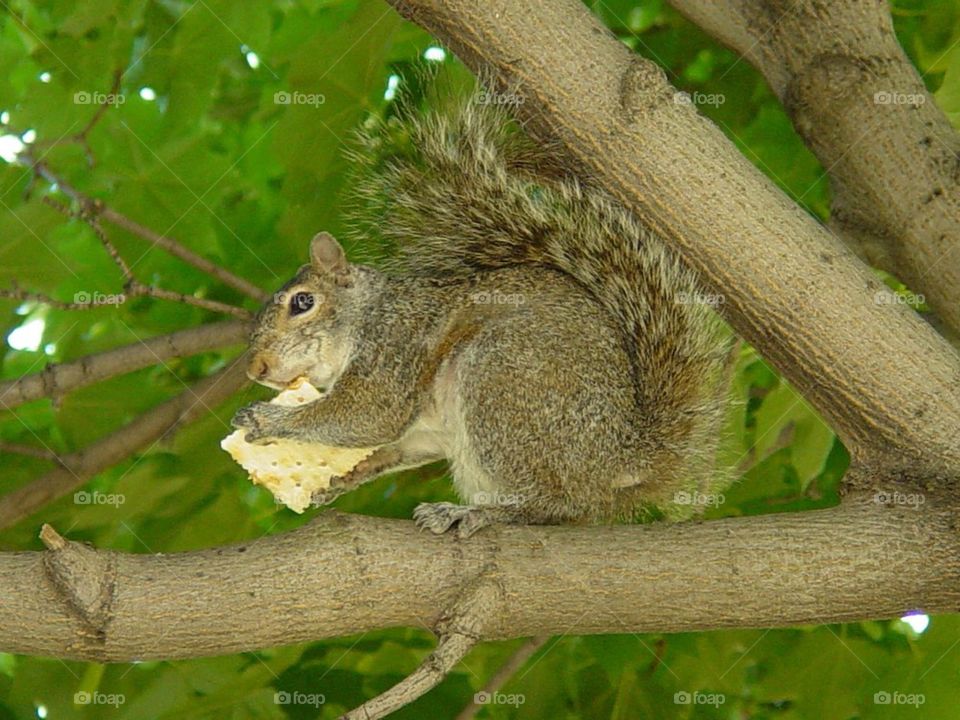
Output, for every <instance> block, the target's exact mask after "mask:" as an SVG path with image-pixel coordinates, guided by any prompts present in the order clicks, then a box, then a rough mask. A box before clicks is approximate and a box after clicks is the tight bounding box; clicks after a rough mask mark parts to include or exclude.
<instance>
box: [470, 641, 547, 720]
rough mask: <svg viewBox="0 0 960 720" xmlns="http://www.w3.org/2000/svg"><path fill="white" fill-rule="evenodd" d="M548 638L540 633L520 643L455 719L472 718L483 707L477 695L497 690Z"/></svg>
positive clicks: (488, 694)
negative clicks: (538, 635) (478, 701)
mask: <svg viewBox="0 0 960 720" xmlns="http://www.w3.org/2000/svg"><path fill="white" fill-rule="evenodd" d="M549 640H550V636H549V635H541V636H540V637H535V638H530V639H529V640H527V641H526V642H525V643H524V644H523V645H521V646H520V647H519V648H518V649H517V651H516V652H515V653H513V655H511V656H510V657H509V658H507V661H506V662H505V663H504V664H503V665H501V666H500V667H499V668H498V669H497V672H496V673H495V674H494V675H493V677H491V678H490V679H489V680H488V681H487V682H485V683H484V684H483V688H482V689H481V690H480V692H478V693H477V694H476V695H474V696H473V700H472V701H471V702H470V704H469V705H467V706H466V707H465V708H464V709H463V710H461V711H460V714H458V715H457V717H456V720H473V718H474V717H476V715H477V713H478V712H480V709H481V708H482V707H483V706H482V705H479V704H477V697H478V696H484V695H486V696H490V695H492V694H493V693H496V692H497V691H499V690H500V688H502V687H503V686H504V685H505V684H506V683H507V682H508V681H509V680H510V678H512V677H513V676H514V675H515V674H516V673H517V671H518V670H519V669H520V668H522V667H523V666H524V665H526V664H527V660H529V659H530V658H532V657H533V656H534V654H535V653H536V652H537V650H539V649H540V648H542V647H543V646H544V645H546V644H547V642H549Z"/></svg>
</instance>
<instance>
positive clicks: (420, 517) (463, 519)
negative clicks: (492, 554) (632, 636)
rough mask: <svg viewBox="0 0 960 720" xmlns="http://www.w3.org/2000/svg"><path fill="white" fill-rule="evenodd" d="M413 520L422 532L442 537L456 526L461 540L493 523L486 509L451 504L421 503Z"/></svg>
mask: <svg viewBox="0 0 960 720" xmlns="http://www.w3.org/2000/svg"><path fill="white" fill-rule="evenodd" d="M413 520H414V522H416V523H417V527H419V528H420V529H421V530H429V531H430V532H432V533H434V534H435V535H442V534H443V533H445V532H446V531H447V530H449V529H450V528H451V527H453V526H454V525H456V527H457V537H459V538H460V539H466V538H468V537H470V536H471V535H473V534H474V533H475V532H476V531H477V530H479V529H481V528H484V527H486V526H487V525H490V524H491V523H492V522H493V520H492V519H491V518H490V516H489V514H488V513H487V511H486V508H482V507H476V506H474V505H457V504H456V503H449V502H438V503H420V504H419V505H417V507H416V509H415V510H414V511H413Z"/></svg>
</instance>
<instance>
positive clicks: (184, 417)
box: [0, 356, 247, 529]
mask: <svg viewBox="0 0 960 720" xmlns="http://www.w3.org/2000/svg"><path fill="white" fill-rule="evenodd" d="M242 358H243V356H240V358H237V359H234V360H232V361H231V363H230V365H228V366H227V367H226V368H224V369H223V370H221V371H220V372H218V373H216V374H215V375H211V376H210V377H208V378H204V379H203V380H201V381H199V382H198V383H196V385H194V386H193V387H190V388H187V389H186V390H184V391H183V392H182V393H181V394H180V395H178V396H176V397H174V398H172V399H170V400H167V401H166V402H164V403H162V404H161V405H158V406H157V407H155V408H153V409H151V410H148V411H147V412H146V413H144V414H143V415H141V416H140V417H138V418H137V419H136V420H134V421H133V422H131V423H130V424H129V425H125V426H124V427H122V428H120V429H119V430H117V431H116V432H114V433H112V434H110V435H108V436H107V437H105V438H103V439H102V440H98V441H97V442H95V443H94V444H93V445H90V446H89V447H86V448H84V449H83V450H80V451H78V452H75V453H72V454H70V455H66V456H64V457H61V458H58V467H57V468H55V469H53V470H51V471H50V472H48V473H47V474H46V475H44V476H43V477H41V478H39V479H37V480H34V481H33V482H31V483H29V484H28V485H24V486H23V487H21V488H19V489H17V490H14V491H13V492H12V493H9V494H7V495H4V496H2V497H0V529H2V528H5V527H9V526H11V525H13V524H14V523H16V522H18V521H19V520H21V519H23V518H25V517H27V516H28V515H30V514H31V513H33V512H35V511H36V510H37V509H38V508H40V507H42V506H43V505H45V504H47V503H48V502H51V501H53V500H56V499H57V498H59V497H63V496H64V495H66V494H68V493H70V492H72V491H74V490H76V489H77V488H79V487H81V486H82V485H83V484H84V483H86V482H87V480H89V479H90V478H91V477H93V476H94V475H96V474H97V473H99V472H101V471H103V470H105V469H106V468H108V467H110V466H111V465H115V464H116V463H118V462H120V461H121V460H124V459H125V458H127V457H129V456H130V455H131V454H132V453H135V452H137V451H138V450H141V449H143V448H145V447H147V446H149V445H151V444H152V443H155V442H157V441H158V440H160V439H161V438H162V437H163V436H164V435H167V434H168V433H170V432H172V431H173V430H174V429H176V428H177V427H179V426H180V425H182V424H183V423H187V422H191V421H192V420H194V419H196V418H197V417H199V416H200V415H203V414H204V413H207V412H210V411H211V408H214V407H216V406H217V405H219V404H220V403H222V402H223V401H224V400H226V399H227V398H228V397H230V395H232V394H233V393H234V392H235V391H236V390H237V389H238V388H240V387H242V386H243V385H244V383H245V382H246V381H247V378H246V375H245V368H244V363H243V361H242ZM2 406H3V402H2V400H0V407H2Z"/></svg>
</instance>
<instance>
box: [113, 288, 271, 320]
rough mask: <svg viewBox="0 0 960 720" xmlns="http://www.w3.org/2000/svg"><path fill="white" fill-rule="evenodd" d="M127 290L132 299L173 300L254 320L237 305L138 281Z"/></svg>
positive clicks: (246, 311) (251, 314)
mask: <svg viewBox="0 0 960 720" xmlns="http://www.w3.org/2000/svg"><path fill="white" fill-rule="evenodd" d="M125 289H126V290H127V291H128V292H129V293H130V296H131V297H152V298H157V299H160V300H173V301H174V302H178V303H184V304H185V305H193V306H195V307H198V308H203V309H205V310H211V311H213V312H219V313H225V314H227V315H233V316H234V317H238V318H240V319H242V320H251V319H253V313H251V312H250V311H249V310H244V309H243V308H241V307H237V306H236V305H228V304H227V303H222V302H217V301H216V300H207V299H205V298H198V297H194V296H193V295H184V294H183V293H178V292H173V291H172V290H163V289H162V288H157V287H152V286H150V285H141V284H140V283H139V282H137V281H136V280H133V281H131V282H129V283H127V285H126V288H125Z"/></svg>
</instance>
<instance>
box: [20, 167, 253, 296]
mask: <svg viewBox="0 0 960 720" xmlns="http://www.w3.org/2000/svg"><path fill="white" fill-rule="evenodd" d="M33 170H34V173H35V174H37V175H39V176H40V177H42V178H44V179H45V180H46V181H47V182H49V183H51V184H56V185H57V187H58V188H59V189H60V191H61V192H62V193H64V194H65V195H67V196H68V197H70V198H71V199H72V200H74V201H75V202H77V203H78V204H80V205H81V206H82V207H85V208H87V209H88V211H89V212H92V213H95V214H96V215H97V216H98V217H101V218H103V219H104V220H106V221H107V222H110V223H112V224H113V225H116V226H117V227H119V228H122V229H124V230H126V231H127V232H129V233H130V234H131V235H133V236H135V237H139V238H140V239H142V240H146V241H147V242H149V243H150V244H151V245H155V246H157V247H159V248H161V249H163V250H166V251H167V252H168V253H170V254H171V255H173V256H174V257H177V258H179V259H181V260H183V261H184V262H185V263H187V264H189V265H192V266H193V267H195V268H197V269H198V270H201V271H202V272H205V273H207V274H208V275H210V276H211V277H213V278H216V279H217V280H219V281H220V282H222V283H223V284H224V285H228V286H230V287H232V288H234V289H235V290H238V291H239V292H241V293H243V294H244V295H246V296H247V297H250V298H253V299H254V300H256V301H257V302H264V301H265V300H266V299H267V298H268V297H269V296H270V295H269V293H267V292H265V291H263V290H261V289H260V288H258V287H257V286H256V285H254V284H253V283H251V282H249V281H248V280H245V279H243V278H242V277H239V276H238V275H234V274H233V273H232V272H230V271H229V270H227V269H226V268H224V267H221V266H220V265H217V264H216V263H213V262H211V261H210V260H207V259H206V258H205V257H203V256H201V255H198V254H197V253H195V252H193V251H192V250H190V249H188V248H186V247H184V246H183V245H181V244H180V243H179V242H178V241H176V240H174V239H173V238H171V237H167V236H166V235H160V234H159V233H156V232H154V231H153V230H151V229H150V228H147V227H144V226H143V225H141V224H140V223H138V222H136V221H134V220H131V219H130V218H128V217H127V216H126V215H123V214H122V213H120V212H117V211H116V210H114V209H113V208H110V207H108V206H107V205H106V204H105V203H103V202H102V201H101V200H96V199H94V198H91V197H90V196H88V195H86V194H84V193H82V192H81V191H80V190H78V189H77V188H75V187H73V186H72V185H71V184H70V183H68V182H67V181H66V180H64V179H63V178H61V177H60V176H58V175H56V174H55V173H54V172H53V171H52V170H51V169H50V168H49V166H47V164H46V163H44V162H42V161H39V160H38V161H35V162H33Z"/></svg>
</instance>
